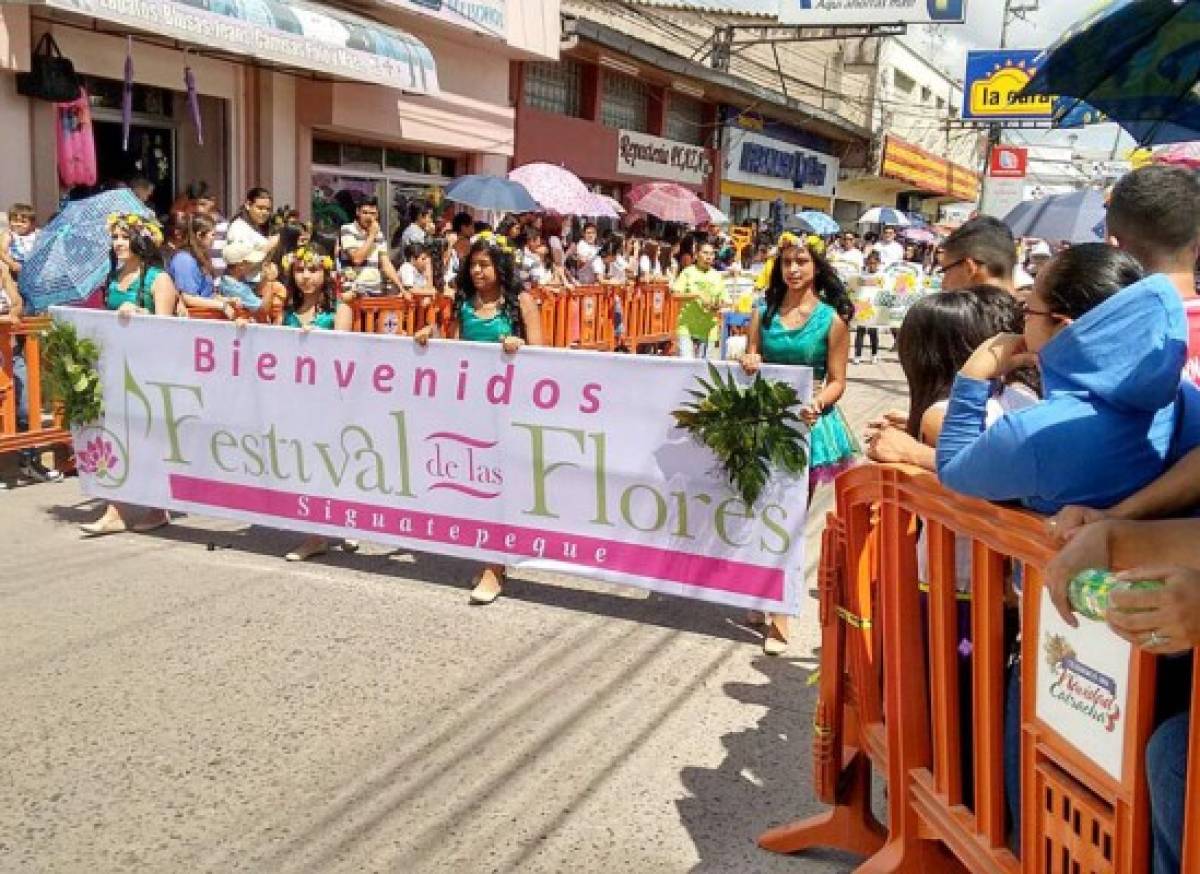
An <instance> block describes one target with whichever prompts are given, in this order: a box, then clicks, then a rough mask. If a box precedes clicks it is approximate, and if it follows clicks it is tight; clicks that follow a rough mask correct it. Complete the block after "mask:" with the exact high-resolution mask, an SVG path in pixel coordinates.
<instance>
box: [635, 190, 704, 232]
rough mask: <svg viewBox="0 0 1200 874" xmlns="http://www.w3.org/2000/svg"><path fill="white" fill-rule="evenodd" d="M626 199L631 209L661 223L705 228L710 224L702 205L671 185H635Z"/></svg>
mask: <svg viewBox="0 0 1200 874" xmlns="http://www.w3.org/2000/svg"><path fill="white" fill-rule="evenodd" d="M626 199H627V200H628V202H629V208H630V209H636V210H640V211H641V212H645V213H649V214H650V215H652V216H654V217H655V218H659V219H662V220H663V221H664V222H680V223H681V224H685V225H706V224H708V223H709V222H710V221H712V219H711V217H710V216H709V212H708V208H707V207H706V206H705V205H704V201H703V200H701V199H700V198H699V197H697V196H696V195H695V194H693V193H692V192H691V191H689V190H688V189H686V188H684V187H683V186H682V185H676V184H675V183H674V182H645V183H643V184H641V185H635V186H634V187H633V188H632V189H631V190H630V192H629V197H628V198H626Z"/></svg>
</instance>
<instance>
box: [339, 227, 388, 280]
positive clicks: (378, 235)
mask: <svg viewBox="0 0 1200 874" xmlns="http://www.w3.org/2000/svg"><path fill="white" fill-rule="evenodd" d="M338 238H339V247H340V248H341V250H342V258H341V260H342V269H343V270H344V271H353V275H354V278H353V279H352V280H351V288H353V289H354V290H355V291H356V292H358V293H359V294H362V295H367V296H369V297H376V296H378V295H381V294H383V292H384V284H383V271H382V270H380V267H379V265H380V263H381V261H380V257H381V255H382V254H383V252H385V251H386V249H385V246H386V243H385V242H384V239H383V231H381V230H379V229H378V228H376V229H375V239H374V240H373V241H372V243H373V245H372V247H371V251H370V252H369V253H367V257H366V258H364V259H363V262H362V263H361V264H355V263H354V262H353V261H352V260H351V259H350V254H351V253H352V252H357V251H358V250H359V249H361V248H362V247H363V246H365V245H366V244H367V240H368V237H367V232H366V231H365V230H364V229H363V227H362V226H361V225H360V224H359V223H358V222H357V221H353V222H350V223H349V224H345V225H342V229H341V232H340V233H339V234H338ZM347 275H349V274H347Z"/></svg>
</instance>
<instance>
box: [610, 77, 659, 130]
mask: <svg viewBox="0 0 1200 874" xmlns="http://www.w3.org/2000/svg"><path fill="white" fill-rule="evenodd" d="M649 119H650V89H649V87H647V85H646V83H645V82H642V81H641V80H640V79H634V78H633V77H632V76H622V75H621V74H619V73H609V72H605V74H604V100H603V101H602V105H601V108H600V120H601V121H602V122H603V123H604V125H605V126H606V127H615V128H621V129H623V130H634V131H640V132H641V133H648V132H649V126H650V125H649Z"/></svg>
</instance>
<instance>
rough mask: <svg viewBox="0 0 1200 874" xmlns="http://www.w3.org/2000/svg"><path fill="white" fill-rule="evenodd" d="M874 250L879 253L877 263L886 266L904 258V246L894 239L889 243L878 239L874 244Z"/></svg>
mask: <svg viewBox="0 0 1200 874" xmlns="http://www.w3.org/2000/svg"><path fill="white" fill-rule="evenodd" d="M875 251H876V252H878V253H879V263H880V264H881V265H882V266H883V267H887V266H888V265H889V264H898V263H899V262H901V261H903V260H904V247H903V246H901V245H900V244H899V243H898V242H897V241H895V240H892V242H890V243H885V242H883V241H882V240H880V241H879V243H877V244H876V246H875ZM864 257H865V256H864Z"/></svg>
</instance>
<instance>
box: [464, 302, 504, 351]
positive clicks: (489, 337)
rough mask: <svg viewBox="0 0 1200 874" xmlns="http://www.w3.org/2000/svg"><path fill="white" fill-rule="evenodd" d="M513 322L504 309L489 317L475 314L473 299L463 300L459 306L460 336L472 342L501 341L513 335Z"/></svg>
mask: <svg viewBox="0 0 1200 874" xmlns="http://www.w3.org/2000/svg"><path fill="white" fill-rule="evenodd" d="M513 333H514V331H513V323H512V320H511V319H510V318H509V317H508V313H506V312H504V310H503V309H501V310H499V311H498V312H497V313H496V315H494V316H492V317H491V318H488V319H481V318H480V317H479V316H477V315H475V307H474V305H473V304H472V302H471V301H469V300H468V301H463V304H462V306H461V307H459V308H458V338H459V339H460V340H470V341H471V342H472V343H500V342H503V340H504V338H505V337H511V336H512V335H513Z"/></svg>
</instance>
